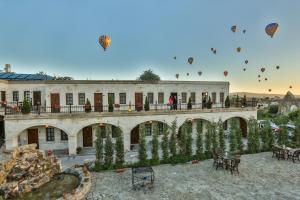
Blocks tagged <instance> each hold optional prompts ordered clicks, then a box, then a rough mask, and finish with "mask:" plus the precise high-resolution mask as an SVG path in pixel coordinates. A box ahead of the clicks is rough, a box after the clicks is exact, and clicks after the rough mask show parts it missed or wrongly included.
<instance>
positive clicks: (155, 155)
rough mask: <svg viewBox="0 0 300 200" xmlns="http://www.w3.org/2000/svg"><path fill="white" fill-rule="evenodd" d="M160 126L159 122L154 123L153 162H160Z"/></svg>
mask: <svg viewBox="0 0 300 200" xmlns="http://www.w3.org/2000/svg"><path fill="white" fill-rule="evenodd" d="M158 148H159V145H158V127H157V123H156V124H154V127H153V134H152V149H151V152H152V163H153V164H159V155H158Z"/></svg>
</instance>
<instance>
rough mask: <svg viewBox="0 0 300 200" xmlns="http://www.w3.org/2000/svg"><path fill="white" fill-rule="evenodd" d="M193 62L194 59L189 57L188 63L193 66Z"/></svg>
mask: <svg viewBox="0 0 300 200" xmlns="http://www.w3.org/2000/svg"><path fill="white" fill-rule="evenodd" d="M193 61H194V58H193V57H189V58H188V63H189V64H190V65H191V64H193Z"/></svg>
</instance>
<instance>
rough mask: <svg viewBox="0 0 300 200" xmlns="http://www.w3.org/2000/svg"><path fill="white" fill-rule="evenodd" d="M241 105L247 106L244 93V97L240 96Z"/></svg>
mask: <svg viewBox="0 0 300 200" xmlns="http://www.w3.org/2000/svg"><path fill="white" fill-rule="evenodd" d="M242 106H243V107H247V97H246V95H244V97H243V98H242Z"/></svg>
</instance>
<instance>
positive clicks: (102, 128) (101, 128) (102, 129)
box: [100, 126, 106, 138]
mask: <svg viewBox="0 0 300 200" xmlns="http://www.w3.org/2000/svg"><path fill="white" fill-rule="evenodd" d="M100 134H101V137H102V138H106V127H105V126H100Z"/></svg>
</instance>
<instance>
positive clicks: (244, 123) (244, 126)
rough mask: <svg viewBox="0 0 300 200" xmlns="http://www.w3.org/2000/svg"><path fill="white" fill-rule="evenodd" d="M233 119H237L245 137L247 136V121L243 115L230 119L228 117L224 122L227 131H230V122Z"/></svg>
mask: <svg viewBox="0 0 300 200" xmlns="http://www.w3.org/2000/svg"><path fill="white" fill-rule="evenodd" d="M232 120H237V123H238V125H239V128H240V129H241V131H242V135H243V137H244V138H247V132H248V131H247V121H246V120H245V119H244V118H241V117H232V118H230V119H227V120H225V121H224V122H223V128H224V130H225V131H230V123H231V121H232Z"/></svg>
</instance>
